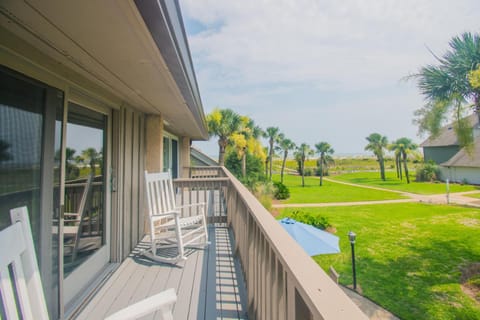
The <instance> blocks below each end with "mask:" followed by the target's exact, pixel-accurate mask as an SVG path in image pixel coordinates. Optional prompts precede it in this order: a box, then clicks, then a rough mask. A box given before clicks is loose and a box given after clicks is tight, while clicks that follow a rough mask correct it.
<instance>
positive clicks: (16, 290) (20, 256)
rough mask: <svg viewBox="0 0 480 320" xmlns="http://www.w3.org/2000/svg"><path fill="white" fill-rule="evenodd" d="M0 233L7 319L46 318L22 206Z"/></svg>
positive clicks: (0, 270) (1, 283)
mask: <svg viewBox="0 0 480 320" xmlns="http://www.w3.org/2000/svg"><path fill="white" fill-rule="evenodd" d="M10 216H11V219H12V222H13V224H12V225H11V226H9V227H8V228H6V229H4V230H2V231H1V232H0V248H1V250H0V252H1V254H0V280H1V281H0V289H1V295H2V302H3V306H4V310H5V314H6V317H7V319H41V320H44V319H45V320H47V319H48V311H47V305H46V303H45V298H44V294H43V289H42V282H41V280H40V272H39V270H38V264H37V258H36V255H35V248H34V247H33V239H32V234H31V232H30V230H31V229H30V220H29V218H28V211H27V208H26V207H21V208H16V209H12V210H11V211H10Z"/></svg>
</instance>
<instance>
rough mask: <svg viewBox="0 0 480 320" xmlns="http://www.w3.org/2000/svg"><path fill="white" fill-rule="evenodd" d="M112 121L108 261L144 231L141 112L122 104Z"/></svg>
mask: <svg viewBox="0 0 480 320" xmlns="http://www.w3.org/2000/svg"><path fill="white" fill-rule="evenodd" d="M113 121H114V132H113V140H114V142H113V149H114V151H113V158H114V159H113V164H112V167H113V171H114V176H115V180H116V181H115V186H114V188H115V192H113V194H112V231H113V232H112V261H114V262H120V261H121V260H123V259H124V258H126V257H127V256H128V254H129V253H130V252H131V251H132V249H133V248H134V247H135V245H136V244H137V243H138V241H139V240H140V238H141V237H142V236H143V233H144V217H143V211H144V210H143V207H144V201H143V197H144V193H143V171H144V163H145V115H144V114H143V113H141V112H137V111H135V110H133V109H131V108H127V107H122V108H121V109H120V110H118V111H114V114H113Z"/></svg>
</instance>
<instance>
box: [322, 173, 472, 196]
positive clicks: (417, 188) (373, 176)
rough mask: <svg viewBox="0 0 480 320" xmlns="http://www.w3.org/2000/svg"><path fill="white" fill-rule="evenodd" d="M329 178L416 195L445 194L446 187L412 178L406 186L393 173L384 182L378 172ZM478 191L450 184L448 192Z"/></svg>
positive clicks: (469, 187) (387, 175)
mask: <svg viewBox="0 0 480 320" xmlns="http://www.w3.org/2000/svg"><path fill="white" fill-rule="evenodd" d="M330 178H332V179H335V180H339V181H345V182H350V183H356V184H363V185H368V186H374V187H380V188H385V189H391V190H398V191H405V192H411V193H417V194H436V193H445V192H446V186H445V184H444V183H430V182H415V180H414V178H413V177H412V178H411V179H410V184H407V182H406V181H405V178H404V179H403V181H402V180H399V179H398V178H397V177H396V173H395V172H391V171H387V172H386V181H383V180H381V179H380V174H379V173H378V172H354V173H344V174H340V175H334V176H331V177H330ZM472 190H480V189H479V187H476V186H470V185H460V184H450V192H462V191H472Z"/></svg>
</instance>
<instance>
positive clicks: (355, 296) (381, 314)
mask: <svg viewBox="0 0 480 320" xmlns="http://www.w3.org/2000/svg"><path fill="white" fill-rule="evenodd" d="M323 179H324V180H327V181H329V182H332V183H339V184H345V185H350V186H354V187H358V188H366V189H374V190H380V191H387V192H394V193H399V194H402V195H404V196H406V197H408V198H407V199H398V200H379V201H356V202H330V203H288V204H273V207H274V208H289V207H333V206H356V205H374V204H386V203H402V202H424V203H432V204H448V203H450V204H458V205H464V206H471V207H476V208H480V199H476V198H471V197H467V196H466V195H468V194H473V193H479V191H466V192H457V193H450V195H449V197H448V199H447V195H446V194H434V195H419V194H414V193H408V192H403V191H398V190H390V189H384V188H379V187H372V186H365V185H359V184H354V183H349V182H343V181H337V180H333V179H329V178H323ZM340 287H341V288H342V289H343V291H344V292H345V293H346V294H347V295H348V296H349V297H350V299H352V301H353V302H354V303H355V304H357V306H358V307H359V308H360V310H362V311H363V313H365V315H367V317H369V318H370V319H371V320H399V318H398V317H396V316H395V315H393V314H392V313H391V312H389V311H388V310H386V309H384V308H382V307H381V306H379V305H377V304H376V303H374V302H373V301H371V300H370V299H367V298H365V297H363V296H362V295H361V294H359V293H357V292H355V291H353V290H351V289H349V288H346V287H343V286H340Z"/></svg>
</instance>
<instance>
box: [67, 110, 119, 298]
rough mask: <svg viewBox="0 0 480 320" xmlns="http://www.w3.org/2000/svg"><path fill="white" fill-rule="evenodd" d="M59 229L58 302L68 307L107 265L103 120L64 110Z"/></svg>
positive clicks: (96, 115)
mask: <svg viewBox="0 0 480 320" xmlns="http://www.w3.org/2000/svg"><path fill="white" fill-rule="evenodd" d="M67 110H68V111H67V123H66V139H65V157H64V165H65V179H64V180H65V183H64V190H65V191H64V195H65V196H64V211H65V212H64V223H63V272H64V278H65V286H64V293H65V295H64V297H65V302H66V303H68V302H69V301H70V300H71V299H72V298H73V297H74V296H75V295H76V294H78V292H79V291H80V290H82V289H83V287H84V286H85V284H88V283H89V282H90V281H91V280H92V275H95V274H97V273H98V272H100V271H101V269H102V268H103V267H104V266H105V265H106V264H107V263H108V261H109V258H110V255H109V253H110V250H109V248H108V246H107V245H106V244H107V238H106V230H107V215H106V214H105V213H106V210H107V203H106V200H107V192H106V174H105V172H106V170H105V168H106V161H107V160H108V156H107V150H108V148H107V141H108V139H107V138H108V135H107V133H108V115H107V114H105V113H102V112H99V111H97V110H93V109H90V108H87V107H85V106H82V105H80V104H77V103H73V102H69V103H68V108H67Z"/></svg>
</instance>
